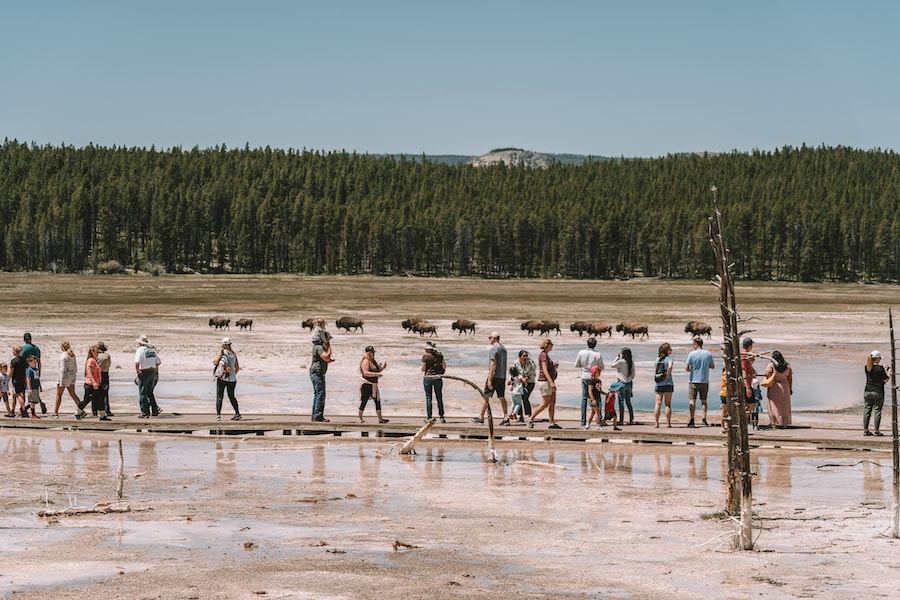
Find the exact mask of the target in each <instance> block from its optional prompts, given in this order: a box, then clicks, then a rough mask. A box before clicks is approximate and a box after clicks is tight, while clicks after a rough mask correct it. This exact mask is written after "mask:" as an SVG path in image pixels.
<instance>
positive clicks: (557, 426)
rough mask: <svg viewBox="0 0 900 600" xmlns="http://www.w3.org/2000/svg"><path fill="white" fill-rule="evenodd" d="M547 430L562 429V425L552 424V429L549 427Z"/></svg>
mask: <svg viewBox="0 0 900 600" xmlns="http://www.w3.org/2000/svg"><path fill="white" fill-rule="evenodd" d="M547 429H562V426H560V425H559V424H557V423H554V424H552V425H551V426H550V427H548V428H547Z"/></svg>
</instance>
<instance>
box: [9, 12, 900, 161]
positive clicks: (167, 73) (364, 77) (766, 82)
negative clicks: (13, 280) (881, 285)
mask: <svg viewBox="0 0 900 600" xmlns="http://www.w3.org/2000/svg"><path fill="white" fill-rule="evenodd" d="M0 15H2V16H0V57H2V65H3V68H2V70H0V78H2V79H0V139H2V138H9V139H16V140H18V141H20V142H28V143H31V142H35V143H37V144H41V145H43V144H53V145H59V144H63V143H65V144H70V145H74V146H78V147H80V146H84V145H86V144H88V143H94V144H98V145H104V146H111V145H117V146H129V147H130V146H140V147H149V146H151V145H155V146H156V147H157V148H158V149H163V148H170V147H172V146H181V147H182V148H185V149H189V148H192V147H194V146H199V147H200V148H208V147H211V146H217V145H219V144H225V145H226V146H228V147H230V148H233V147H242V146H244V145H245V144H249V145H250V146H251V147H264V146H271V147H273V148H307V149H312V150H323V151H332V150H348V151H358V152H361V153H374V154H380V153H401V152H402V153H407V154H420V153H426V154H482V153H484V152H487V151H489V150H491V149H492V148H498V147H518V148H524V149H527V150H536V151H539V152H552V153H576V154H592V155H598V156H663V155H665V154H668V153H670V152H688V151H702V150H709V151H717V152H728V151H731V150H739V151H751V150H753V149H760V150H774V149H776V148H781V147H782V146H786V145H790V146H800V145H801V144H804V143H805V144H807V145H810V146H819V145H822V144H824V145H827V146H836V145H844V146H851V147H854V148H862V149H871V148H882V149H892V150H900V77H898V72H897V71H898V64H900V35H897V26H898V23H900V2H897V1H896V0H892V1H878V2H876V1H867V0H854V1H852V2H851V1H841V2H837V1H831V0H798V1H792V0H780V1H774V0H773V1H770V0H755V1H752V2H739V1H731V0H718V1H712V0H710V1H695V2H691V1H689V0H685V1H683V2H677V1H674V0H659V1H652V0H618V1H605V0H596V1H589V0H584V1H574V0H552V1H551V0H539V1H533V0H517V1H491V0H476V1H470V0H456V1H453V2H433V1H430V0H410V1H407V0H397V1H392V0H381V1H376V0H371V1H349V0H314V1H312V0H310V1H306V0H296V1H287V0H279V1H274V0H273V1H266V0H242V1H232V0H214V1H206V0H204V1H199V0H198V1H191V0H179V1H170V0H138V1H132V0H111V1H92V0H85V1H83V2H79V1H75V0H71V1H70V0H60V1H56V2H50V1H46V0H27V1H25V0H21V1H19V0H0Z"/></svg>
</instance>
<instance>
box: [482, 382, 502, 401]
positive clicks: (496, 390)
mask: <svg viewBox="0 0 900 600" xmlns="http://www.w3.org/2000/svg"><path fill="white" fill-rule="evenodd" d="M490 383H491V385H492V386H493V387H494V389H490V388H489V387H488V382H487V381H485V382H484V395H485V397H486V398H490V397H491V396H492V395H493V394H497V397H498V398H503V397H504V396H503V394H505V393H506V380H505V379H503V378H500V379H497V378H496V377H494V378H493V379H491V380H490Z"/></svg>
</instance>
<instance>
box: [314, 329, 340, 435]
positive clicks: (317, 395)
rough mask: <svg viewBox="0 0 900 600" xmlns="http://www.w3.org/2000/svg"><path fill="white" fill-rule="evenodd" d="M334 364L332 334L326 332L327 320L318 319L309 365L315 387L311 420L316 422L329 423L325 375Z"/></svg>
mask: <svg viewBox="0 0 900 600" xmlns="http://www.w3.org/2000/svg"><path fill="white" fill-rule="evenodd" d="M332 362H334V359H333V358H332V356H331V334H330V333H328V332H327V331H326V330H325V319H316V328H315V330H313V336H312V361H310V363H309V379H310V381H311V382H312V386H313V403H312V416H311V419H312V420H313V421H314V422H318V423H327V422H328V419H326V418H325V373H326V372H327V371H328V365H329V363H332Z"/></svg>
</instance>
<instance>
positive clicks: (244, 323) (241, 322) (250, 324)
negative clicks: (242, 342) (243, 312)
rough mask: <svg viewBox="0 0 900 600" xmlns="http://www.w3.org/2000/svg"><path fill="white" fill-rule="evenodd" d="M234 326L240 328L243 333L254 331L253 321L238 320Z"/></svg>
mask: <svg viewBox="0 0 900 600" xmlns="http://www.w3.org/2000/svg"><path fill="white" fill-rule="evenodd" d="M234 324H235V325H237V326H238V327H240V328H241V331H243V330H245V329H249V330H250V331H253V319H238V320H237V321H235V323H234Z"/></svg>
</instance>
